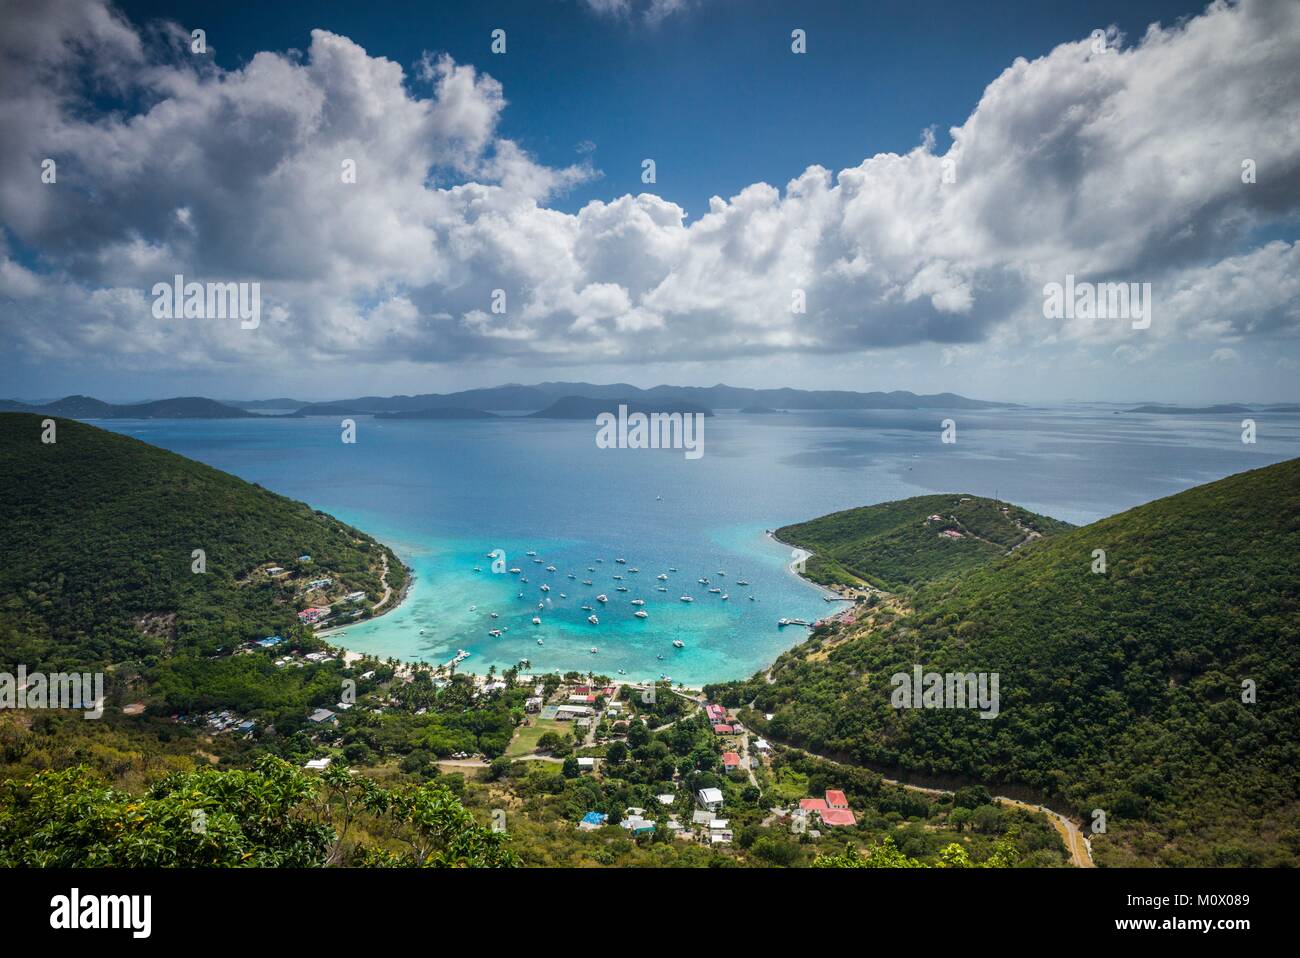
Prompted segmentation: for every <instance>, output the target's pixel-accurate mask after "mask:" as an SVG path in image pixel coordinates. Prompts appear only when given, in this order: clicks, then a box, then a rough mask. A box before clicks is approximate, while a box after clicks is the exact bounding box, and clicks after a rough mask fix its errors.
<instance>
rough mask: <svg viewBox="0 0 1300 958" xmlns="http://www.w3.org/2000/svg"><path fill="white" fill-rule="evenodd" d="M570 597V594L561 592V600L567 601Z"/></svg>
mask: <svg viewBox="0 0 1300 958" xmlns="http://www.w3.org/2000/svg"><path fill="white" fill-rule="evenodd" d="M568 597H569V595H568V593H566V592H561V593H560V598H561V599H567V598H568Z"/></svg>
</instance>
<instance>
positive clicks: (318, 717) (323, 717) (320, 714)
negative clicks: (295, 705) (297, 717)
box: [307, 709, 338, 725]
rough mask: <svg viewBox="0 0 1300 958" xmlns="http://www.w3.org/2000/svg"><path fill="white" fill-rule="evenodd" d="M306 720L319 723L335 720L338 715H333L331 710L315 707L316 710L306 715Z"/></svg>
mask: <svg viewBox="0 0 1300 958" xmlns="http://www.w3.org/2000/svg"><path fill="white" fill-rule="evenodd" d="M307 721H309V722H315V723H316V724H317V725H319V724H321V723H322V722H337V721H338V716H337V715H335V714H334V713H333V712H331V711H330V710H329V709H317V710H316V711H314V712H312V713H311V715H309V716H307Z"/></svg>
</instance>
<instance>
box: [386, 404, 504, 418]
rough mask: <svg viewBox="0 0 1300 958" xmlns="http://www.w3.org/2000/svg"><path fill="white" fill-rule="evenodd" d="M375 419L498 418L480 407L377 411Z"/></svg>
mask: <svg viewBox="0 0 1300 958" xmlns="http://www.w3.org/2000/svg"><path fill="white" fill-rule="evenodd" d="M375 418H376V419H500V418H501V417H500V416H498V415H497V414H496V413H494V412H486V411H484V410H482V409H458V408H456V407H449V408H447V409H408V410H403V411H402V412H377V413H375Z"/></svg>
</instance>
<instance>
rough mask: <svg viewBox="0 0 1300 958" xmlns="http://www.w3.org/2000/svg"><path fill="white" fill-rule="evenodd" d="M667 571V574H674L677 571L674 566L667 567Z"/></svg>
mask: <svg viewBox="0 0 1300 958" xmlns="http://www.w3.org/2000/svg"><path fill="white" fill-rule="evenodd" d="M668 571H669V572H676V571H677V567H676V566H669V567H668Z"/></svg>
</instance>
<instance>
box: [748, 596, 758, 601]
mask: <svg viewBox="0 0 1300 958" xmlns="http://www.w3.org/2000/svg"><path fill="white" fill-rule="evenodd" d="M749 601H750V602H757V601H758V600H757V599H755V598H754V597H753V596H752V595H751V596H750V597H749Z"/></svg>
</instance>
